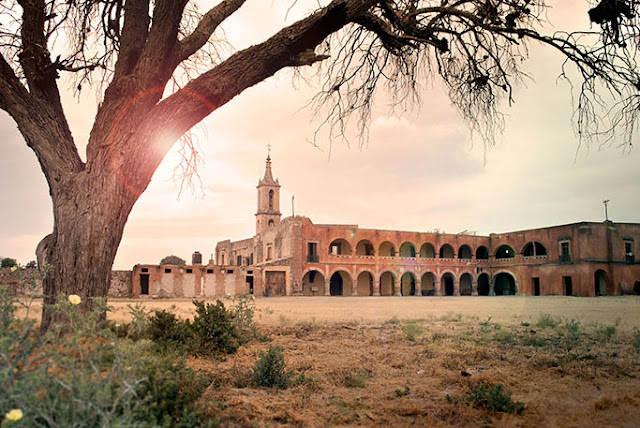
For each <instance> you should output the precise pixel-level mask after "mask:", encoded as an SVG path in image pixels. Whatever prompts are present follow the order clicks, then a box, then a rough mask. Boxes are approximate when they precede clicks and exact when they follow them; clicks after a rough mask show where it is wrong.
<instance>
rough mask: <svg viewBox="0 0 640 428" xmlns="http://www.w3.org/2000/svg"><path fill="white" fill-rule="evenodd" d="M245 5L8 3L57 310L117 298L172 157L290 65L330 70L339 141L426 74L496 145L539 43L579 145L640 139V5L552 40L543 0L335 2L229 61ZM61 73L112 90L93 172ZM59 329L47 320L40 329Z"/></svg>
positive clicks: (22, 125)
mask: <svg viewBox="0 0 640 428" xmlns="http://www.w3.org/2000/svg"><path fill="white" fill-rule="evenodd" d="M283 1H286V0H283ZM288 1H289V3H290V4H292V6H295V4H296V3H297V1H296V0H288ZM558 1H560V0H558ZM245 2H246V0H223V1H219V2H217V4H216V5H215V6H214V7H212V8H211V9H210V10H207V11H206V12H205V13H199V12H198V11H197V9H196V6H197V5H196V4H194V3H195V2H190V1H187V0H154V1H150V0H84V1H82V0H17V1H15V2H13V1H3V2H2V3H1V6H0V7H1V8H2V9H1V10H0V18H1V20H0V25H1V26H2V27H1V33H0V39H1V40H2V45H1V48H2V56H0V108H2V109H3V110H5V111H6V112H7V113H8V114H9V115H10V116H11V117H12V118H13V119H14V120H15V122H16V124H17V125H18V128H19V130H20V132H21V133H22V135H23V136H24V139H25V142H26V144H27V145H28V146H29V147H30V148H31V149H32V150H33V151H34V153H35V155H36V157H37V159H38V161H39V163H40V165H41V168H42V171H43V172H44V175H45V177H46V179H47V182H48V184H49V189H50V194H51V199H52V203H53V214H54V229H53V231H52V233H51V234H50V235H48V236H47V237H45V238H44V239H43V240H42V241H41V243H40V244H39V245H38V249H37V255H38V259H39V266H45V265H47V264H48V265H50V266H51V267H50V269H49V270H48V273H47V276H46V278H45V280H44V293H45V296H46V297H45V303H51V302H52V301H53V300H54V299H55V298H56V296H57V295H58V294H59V293H64V294H71V293H75V294H79V295H81V296H82V297H84V299H83V305H85V306H84V307H85V309H88V308H90V306H91V300H90V299H88V298H87V297H91V296H105V295H106V293H107V290H108V286H109V280H110V275H111V267H112V263H113V260H114V257H115V255H116V251H117V249H118V245H119V243H120V240H121V238H122V233H123V229H124V226H125V223H126V221H127V217H128V215H129V213H130V212H131V209H132V208H133V206H134V204H135V202H136V201H137V200H138V198H139V197H140V195H141V194H142V192H144V190H145V189H146V188H147V186H148V185H149V183H150V181H151V177H152V175H153V173H154V171H155V170H156V168H157V167H158V165H159V164H160V162H161V161H162V159H163V158H164V156H165V155H166V154H167V152H168V151H169V150H170V148H171V147H172V146H173V145H174V144H175V142H176V141H177V140H178V139H180V138H181V137H182V136H183V135H184V134H185V133H187V132H188V131H189V130H190V129H191V128H192V127H193V126H194V125H196V124H197V123H199V122H200V121H201V120H203V119H204V118H205V117H207V116H208V115H209V114H211V113H212V112H214V111H215V110H216V109H218V108H220V107H221V106H223V105H224V104H226V103H227V102H229V101H230V100H231V99H233V98H234V97H235V96H236V95H238V94H240V93H241V92H242V91H244V90H245V89H246V88H249V87H251V86H253V85H255V84H257V83H259V82H261V81H263V80H265V79H267V78H269V77H271V76H273V75H274V74H276V73H277V72H278V71H279V70H282V69H284V68H289V67H302V66H312V65H314V64H316V63H320V66H319V74H320V75H321V76H322V78H323V79H324V83H323V84H322V86H321V89H320V90H319V94H318V97H317V99H316V100H317V101H318V102H319V103H321V104H323V105H325V106H328V110H327V112H328V113H327V115H328V116H327V121H326V122H325V123H327V124H329V126H332V127H337V130H338V131H340V130H342V127H343V126H344V125H345V120H346V119H348V117H349V116H350V115H351V114H352V113H354V112H359V114H360V115H361V119H363V120H361V121H360V122H359V123H362V124H366V119H367V118H368V114H369V111H370V110H369V108H370V105H371V101H372V99H373V95H374V93H375V91H376V88H378V87H379V86H380V84H381V82H386V83H388V84H390V85H391V86H392V87H393V88H394V89H395V94H396V95H397V97H398V100H402V99H403V98H405V97H407V96H410V95H411V93H412V91H414V90H415V88H416V84H417V83H418V82H419V80H420V79H428V78H431V77H434V76H439V77H441V78H442V79H443V80H444V82H445V84H446V86H447V87H448V88H449V94H450V97H451V100H452V101H453V102H454V104H455V105H456V106H457V107H458V108H459V109H460V111H461V112H462V114H463V115H464V117H465V118H466V119H467V120H468V121H469V123H470V124H471V125H472V127H474V128H475V129H476V130H478V131H479V132H480V133H481V134H482V135H483V137H485V138H486V139H487V140H489V141H490V140H491V138H492V133H493V132H494V131H495V129H496V127H499V125H500V114H499V111H498V110H497V103H498V101H499V100H500V99H501V98H504V99H507V100H510V99H511V95H512V92H511V90H512V85H513V84H514V83H517V82H518V80H519V79H520V78H521V76H522V74H521V73H522V71H521V69H520V67H521V61H522V60H523V59H524V58H526V57H527V44H528V43H530V42H537V43H542V44H544V45H547V46H549V48H551V49H556V50H558V51H559V52H561V53H562V54H563V55H564V56H565V58H566V60H567V62H566V63H565V67H564V68H563V70H561V72H562V73H563V74H564V73H565V72H566V73H569V74H571V73H573V74H574V75H575V77H576V78H577V79H579V82H577V85H578V86H577V87H578V88H579V97H578V98H577V108H578V115H577V123H578V129H579V132H580V133H581V135H593V134H599V133H602V132H609V131H612V130H615V129H616V127H615V125H623V128H625V127H626V128H625V130H626V131H628V132H627V135H630V132H629V131H632V130H633V127H634V126H635V115H636V113H637V105H636V99H637V98H636V92H637V90H638V87H640V79H639V76H638V74H637V70H636V69H635V52H636V48H637V39H636V38H637V35H638V32H637V31H636V23H637V9H638V8H639V6H638V3H637V2H636V1H634V0H602V1H601V2H599V3H598V4H595V3H594V4H592V6H594V7H593V9H591V11H590V12H589V15H590V19H591V21H592V22H593V23H594V26H593V28H591V29H586V30H585V31H582V32H578V33H568V32H567V33H562V32H555V33H552V34H545V33H544V32H543V30H542V29H543V28H544V26H543V25H542V24H544V23H545V18H546V13H547V5H546V4H545V2H544V1H543V0H333V1H330V0H325V1H318V2H313V4H315V5H316V7H317V9H316V11H315V12H313V13H311V14H309V15H308V16H307V17H305V18H304V19H301V20H299V21H297V22H295V23H293V24H292V25H290V26H288V27H286V28H282V29H281V30H280V31H278V32H277V33H276V34H274V35H273V36H272V37H270V38H269V39H268V40H266V41H264V42H263V43H260V44H257V45H254V46H251V47H248V48H246V49H244V50H242V51H239V52H235V53H233V54H231V55H229V56H228V57H226V58H220V57H219V56H217V55H216V42H215V41H214V40H215V39H214V38H213V37H212V36H213V33H214V32H215V31H216V29H218V27H219V26H220V25H221V24H222V23H223V22H224V21H225V20H226V19H227V18H229V17H230V16H231V15H233V14H234V13H236V11H238V9H239V8H240V7H242V6H243V5H244V3H245ZM260 3H261V4H262V3H264V2H260ZM266 3H269V2H266ZM246 7H249V6H246ZM255 7H260V6H255ZM262 7H264V5H262ZM249 26H250V23H247V28H249ZM52 52H54V54H52ZM203 66H205V68H203ZM570 66H571V67H572V71H568V70H569V67H570ZM61 73H73V74H74V75H75V76H76V79H75V80H74V82H75V83H74V86H75V88H76V90H77V91H79V90H81V89H82V88H83V86H84V87H87V86H89V85H93V87H94V88H96V89H97V90H102V89H104V92H103V94H102V95H101V102H100V105H99V108H98V110H97V114H96V117H95V122H94V124H93V127H92V130H91V133H90V137H89V141H88V142H87V146H86V161H83V160H82V158H81V157H80V155H79V153H78V149H77V142H76V141H74V138H73V135H72V132H71V129H70V126H69V123H68V121H67V118H66V116H65V111H64V109H63V106H62V103H61V100H60V91H61V89H60V88H59V86H58V78H59V76H60V74H61ZM601 94H605V96H604V98H603V97H602V96H600V95H601ZM607 101H611V102H613V104H610V105H612V106H614V108H616V110H615V111H614V112H610V114H609V116H608V117H609V118H610V119H612V120H611V121H610V122H608V123H606V124H605V123H603V122H602V117H601V116H598V115H597V108H598V107H602V106H603V105H604V104H605V103H606V102H607ZM609 135H610V134H609ZM45 307H46V306H45ZM51 321H52V318H51V315H50V314H49V312H47V311H46V309H45V311H44V313H43V320H42V324H43V328H47V327H48V326H49V325H50V323H51Z"/></svg>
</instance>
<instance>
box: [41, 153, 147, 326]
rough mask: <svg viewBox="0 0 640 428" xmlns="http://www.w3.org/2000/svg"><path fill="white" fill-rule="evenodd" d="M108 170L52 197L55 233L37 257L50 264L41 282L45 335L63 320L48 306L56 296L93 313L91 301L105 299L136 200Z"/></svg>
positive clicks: (85, 176) (83, 178) (81, 176)
mask: <svg viewBox="0 0 640 428" xmlns="http://www.w3.org/2000/svg"><path fill="white" fill-rule="evenodd" d="M107 169H108V171H103V172H102V173H101V174H89V173H86V172H82V173H80V174H78V175H77V176H76V177H75V178H74V179H73V181H72V182H70V183H68V184H66V185H63V186H61V187H60V188H59V189H56V191H54V192H52V195H54V196H52V199H53V212H54V230H53V232H52V234H51V235H49V236H47V237H46V238H45V240H43V242H45V244H44V245H43V246H42V248H41V251H42V254H39V259H42V260H43V261H44V262H45V263H47V264H48V265H49V266H48V272H47V275H46V277H45V278H44V280H43V291H44V304H45V306H44V308H43V312H42V324H41V329H42V331H46V330H47V329H48V328H49V327H50V325H51V324H52V323H55V322H57V321H62V320H61V319H60V317H59V315H57V314H55V313H54V312H52V311H51V310H49V308H48V307H47V305H51V304H54V303H55V302H56V300H57V299H58V296H60V295H64V296H65V298H66V296H69V295H70V294H77V295H78V296H80V297H81V299H82V302H81V308H82V309H83V310H84V311H88V310H92V309H93V307H94V301H93V298H95V297H106V296H107V292H108V291H109V284H110V280H111V268H112V265H113V261H114V259H115V256H116V251H117V249H118V246H119V245H120V241H121V239H122V235H123V231H124V226H125V224H126V221H127V217H128V215H129V213H130V212H131V209H132V207H133V205H134V203H135V201H136V199H137V195H136V194H135V193H133V192H131V191H130V189H128V188H127V186H126V183H123V182H121V181H120V179H119V178H118V176H117V174H113V169H112V168H111V166H110V165H109V166H108V167H107ZM54 186H55V185H54ZM52 187H53V186H52Z"/></svg>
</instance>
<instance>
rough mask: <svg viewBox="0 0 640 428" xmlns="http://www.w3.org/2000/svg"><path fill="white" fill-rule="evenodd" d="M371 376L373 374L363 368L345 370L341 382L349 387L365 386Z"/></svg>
mask: <svg viewBox="0 0 640 428" xmlns="http://www.w3.org/2000/svg"><path fill="white" fill-rule="evenodd" d="M370 377H371V374H370V373H369V372H368V371H366V370H362V369H355V370H352V371H348V370H344V371H343V372H342V373H341V376H340V382H341V383H342V384H343V385H344V386H346V387H347V388H364V387H365V386H366V385H365V382H366V380H367V379H369V378H370Z"/></svg>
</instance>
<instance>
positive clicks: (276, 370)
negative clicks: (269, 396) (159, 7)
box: [253, 346, 293, 389]
mask: <svg viewBox="0 0 640 428" xmlns="http://www.w3.org/2000/svg"><path fill="white" fill-rule="evenodd" d="M292 375H293V373H292V372H291V371H287V370H286V363H285V361H284V355H283V354H282V347H280V346H269V348H268V349H267V352H263V351H260V357H259V358H258V360H257V361H256V363H255V365H254V366H253V383H254V384H255V385H256V386H265V387H267V388H279V389H286V388H287V387H288V386H289V384H290V383H291V377H292Z"/></svg>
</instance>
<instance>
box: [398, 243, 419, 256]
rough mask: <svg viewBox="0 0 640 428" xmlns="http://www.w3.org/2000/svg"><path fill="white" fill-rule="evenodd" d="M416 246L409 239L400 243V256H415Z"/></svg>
mask: <svg viewBox="0 0 640 428" xmlns="http://www.w3.org/2000/svg"><path fill="white" fill-rule="evenodd" d="M415 256H416V247H415V245H413V243H411V242H409V241H407V242H403V243H402V245H400V257H415Z"/></svg>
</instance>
